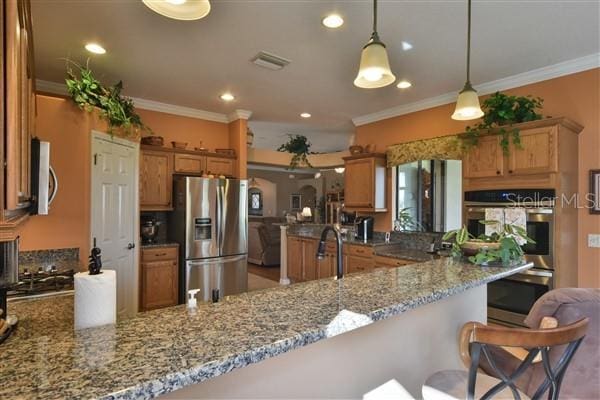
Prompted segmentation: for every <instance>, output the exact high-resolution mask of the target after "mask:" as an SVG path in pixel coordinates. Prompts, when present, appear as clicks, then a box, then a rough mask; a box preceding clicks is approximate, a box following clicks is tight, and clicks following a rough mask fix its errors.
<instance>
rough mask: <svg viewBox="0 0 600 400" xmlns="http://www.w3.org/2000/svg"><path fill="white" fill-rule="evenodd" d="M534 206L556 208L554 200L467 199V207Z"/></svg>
mask: <svg viewBox="0 0 600 400" xmlns="http://www.w3.org/2000/svg"><path fill="white" fill-rule="evenodd" d="M515 205H516V206H517V207H523V208H528V207H533V208H541V207H543V208H554V206H555V204H554V202H553V201H539V202H537V203H506V202H489V203H488V202H483V201H465V206H467V207H488V208H489V207H504V208H510V207H514V206H515Z"/></svg>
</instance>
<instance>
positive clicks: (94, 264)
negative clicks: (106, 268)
mask: <svg viewBox="0 0 600 400" xmlns="http://www.w3.org/2000/svg"><path fill="white" fill-rule="evenodd" d="M101 253H102V250H100V248H98V247H95V246H94V247H93V248H92V250H91V251H90V257H89V260H90V262H89V264H88V270H89V272H90V275H98V274H101V273H102V271H100V270H101V269H102V256H101Z"/></svg>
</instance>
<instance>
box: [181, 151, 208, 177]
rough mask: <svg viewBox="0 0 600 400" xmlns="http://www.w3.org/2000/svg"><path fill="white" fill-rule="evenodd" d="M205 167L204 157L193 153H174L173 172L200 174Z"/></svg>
mask: <svg viewBox="0 0 600 400" xmlns="http://www.w3.org/2000/svg"><path fill="white" fill-rule="evenodd" d="M205 169H206V157H203V156H198V155H194V154H175V172H180V173H186V174H201V173H203V172H204V171H205Z"/></svg>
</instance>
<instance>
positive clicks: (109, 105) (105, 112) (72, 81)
mask: <svg viewBox="0 0 600 400" xmlns="http://www.w3.org/2000/svg"><path fill="white" fill-rule="evenodd" d="M72 67H75V68H76V71H75V70H74V68H72ZM65 82H66V84H67V91H68V92H69V95H70V96H71V98H72V99H73V101H74V102H75V103H76V104H77V105H78V106H79V107H80V108H82V109H85V110H86V111H88V112H92V111H94V109H99V110H100V117H101V118H103V119H105V120H106V121H107V122H108V128H109V133H111V134H112V133H113V132H114V129H118V130H120V131H122V132H123V133H125V135H128V136H137V135H138V134H139V133H140V131H146V132H148V133H152V131H151V129H150V128H149V127H147V126H146V125H144V123H143V122H142V119H141V118H140V116H139V115H138V114H137V113H136V112H135V108H134V105H133V101H132V100H131V99H130V98H128V97H124V96H122V95H121V90H122V89H123V82H121V81H119V82H118V83H116V84H115V85H113V86H109V87H105V86H103V85H102V83H100V81H99V80H98V79H96V78H95V77H94V74H93V73H92V70H90V69H89V67H88V66H87V65H86V66H85V67H84V66H81V65H79V64H77V63H75V62H73V61H70V60H67V78H66V79H65Z"/></svg>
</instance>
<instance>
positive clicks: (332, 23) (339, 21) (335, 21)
mask: <svg viewBox="0 0 600 400" xmlns="http://www.w3.org/2000/svg"><path fill="white" fill-rule="evenodd" d="M323 25H325V26H326V27H328V28H332V29H335V28H339V27H340V26H342V25H344V18H342V17H341V16H339V15H338V14H329V15H328V16H326V17H325V18H323Z"/></svg>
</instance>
